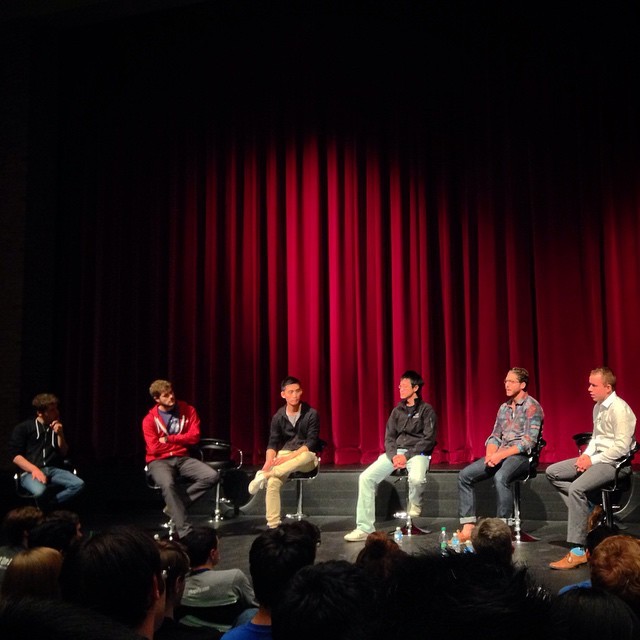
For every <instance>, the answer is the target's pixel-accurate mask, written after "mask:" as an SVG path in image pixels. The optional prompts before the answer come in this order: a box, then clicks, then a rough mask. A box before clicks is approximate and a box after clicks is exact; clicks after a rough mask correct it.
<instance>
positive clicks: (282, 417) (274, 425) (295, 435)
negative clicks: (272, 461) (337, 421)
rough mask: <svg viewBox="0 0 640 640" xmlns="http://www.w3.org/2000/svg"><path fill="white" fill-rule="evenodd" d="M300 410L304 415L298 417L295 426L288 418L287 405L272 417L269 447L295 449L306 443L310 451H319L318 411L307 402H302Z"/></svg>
mask: <svg viewBox="0 0 640 640" xmlns="http://www.w3.org/2000/svg"><path fill="white" fill-rule="evenodd" d="M300 411H301V412H302V415H301V416H300V417H299V418H298V422H296V426H295V427H294V426H293V425H292V424H291V421H290V420H289V418H287V407H286V406H284V407H280V409H278V411H276V413H275V415H274V416H273V418H271V431H270V433H269V444H268V445H267V449H274V450H275V451H280V450H281V449H285V450H286V451H295V450H296V449H299V448H300V447H301V446H302V445H305V444H306V445H307V447H308V448H309V451H313V452H314V453H317V451H318V446H319V442H318V434H319V432H320V419H319V418H318V412H317V411H316V410H315V409H312V408H311V407H310V406H309V405H308V404H307V403H306V402H303V403H302V408H301V409H300Z"/></svg>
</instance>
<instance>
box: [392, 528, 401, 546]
mask: <svg viewBox="0 0 640 640" xmlns="http://www.w3.org/2000/svg"><path fill="white" fill-rule="evenodd" d="M393 539H394V540H395V541H396V543H397V544H402V529H401V528H400V527H396V530H395V531H394V532H393Z"/></svg>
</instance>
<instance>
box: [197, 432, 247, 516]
mask: <svg viewBox="0 0 640 640" xmlns="http://www.w3.org/2000/svg"><path fill="white" fill-rule="evenodd" d="M199 449H200V458H201V460H202V461H203V462H204V463H205V464H207V465H208V466H210V467H211V468H212V469H215V470H216V471H218V473H219V474H220V478H219V480H218V483H217V484H216V506H215V510H214V512H213V515H212V516H211V518H210V519H209V522H210V523H215V522H220V521H221V520H224V516H223V514H222V509H221V508H220V507H221V505H223V504H227V503H228V502H229V501H228V500H227V499H226V498H223V497H222V496H221V492H220V489H221V487H222V486H223V483H224V477H225V474H226V473H227V472H229V471H235V470H237V469H240V467H241V466H242V450H241V449H239V448H238V447H235V446H234V445H232V444H231V443H230V442H229V441H228V440H221V439H220V438H202V439H201V440H200V447H199Z"/></svg>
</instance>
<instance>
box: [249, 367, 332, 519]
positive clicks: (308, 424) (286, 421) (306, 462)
mask: <svg viewBox="0 0 640 640" xmlns="http://www.w3.org/2000/svg"><path fill="white" fill-rule="evenodd" d="M280 390H281V391H280V395H281V396H282V397H283V398H284V400H285V405H284V407H281V408H280V409H278V411H277V412H276V414H275V415H274V416H273V418H272V419H271V431H270V435H269V443H268V444H267V455H266V461H265V463H264V466H263V467H262V469H261V470H260V471H258V473H256V477H255V478H254V479H253V480H252V481H251V482H250V483H249V493H251V494H252V495H254V494H256V493H258V491H260V489H263V488H264V487H265V486H266V489H267V491H266V498H265V502H266V512H267V526H268V527H269V528H270V529H274V528H275V527H277V526H278V525H279V524H280V491H281V490H282V485H283V484H284V483H285V482H286V481H287V478H288V477H289V475H290V474H291V473H293V472H294V471H312V470H313V469H314V467H317V466H318V458H317V457H316V452H317V451H318V443H319V439H318V433H319V431H320V421H319V419H318V412H317V411H316V410H315V409H312V408H311V407H310V406H309V405H308V404H307V403H306V402H302V393H303V391H302V385H301V384H300V380H298V379H297V378H294V377H292V376H287V377H286V378H285V379H284V380H283V381H282V382H281V383H280Z"/></svg>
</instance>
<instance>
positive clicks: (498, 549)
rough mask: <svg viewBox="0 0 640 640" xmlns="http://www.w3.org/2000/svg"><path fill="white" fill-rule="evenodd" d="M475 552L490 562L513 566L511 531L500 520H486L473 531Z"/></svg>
mask: <svg viewBox="0 0 640 640" xmlns="http://www.w3.org/2000/svg"><path fill="white" fill-rule="evenodd" d="M471 544H472V545H473V550H474V551H475V552H476V553H477V554H478V555H479V556H483V557H485V558H487V560H489V561H493V562H498V563H502V564H511V561H512V556H513V543H512V542H511V529H510V528H509V525H508V524H507V523H506V522H505V521H504V520H500V518H484V519H482V520H480V522H478V524H477V525H476V526H475V527H474V528H473V530H472V531H471Z"/></svg>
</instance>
